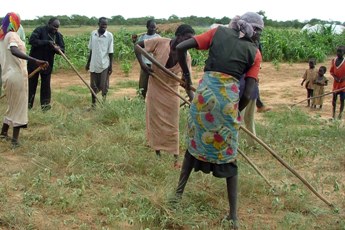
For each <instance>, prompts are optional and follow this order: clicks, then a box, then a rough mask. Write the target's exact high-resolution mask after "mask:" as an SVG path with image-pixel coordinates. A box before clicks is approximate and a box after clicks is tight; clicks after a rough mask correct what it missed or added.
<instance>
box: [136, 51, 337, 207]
mask: <svg viewBox="0 0 345 230" xmlns="http://www.w3.org/2000/svg"><path fill="white" fill-rule="evenodd" d="M135 49H137V50H138V51H139V52H140V53H141V54H142V55H143V56H145V57H146V58H147V59H148V60H150V61H151V62H152V63H153V64H155V65H156V66H158V68H160V69H161V70H162V71H164V72H165V73H166V74H168V75H169V76H171V77H172V78H173V79H175V80H176V81H178V82H180V83H184V81H183V80H181V79H180V78H179V77H177V76H176V75H175V74H174V73H172V72H171V71H169V70H168V69H167V68H165V67H164V66H163V65H162V64H160V63H159V62H158V61H157V60H156V59H155V58H153V57H152V56H151V55H150V54H149V53H147V52H146V50H144V49H143V48H141V47H140V46H139V45H136V46H135ZM191 90H193V91H195V88H191ZM240 129H242V130H243V131H244V132H246V133H247V134H248V135H249V136H250V137H251V138H253V139H254V140H256V141H257V142H258V143H259V144H260V145H262V146H263V147H264V148H265V149H266V150H267V151H268V152H270V153H271V154H272V155H273V157H274V158H276V159H277V160H278V161H279V162H280V163H281V164H282V165H283V166H285V167H286V168H287V169H288V170H289V171H290V172H292V173H293V174H294V175H295V176H296V177H297V178H298V179H300V180H301V181H302V182H303V183H304V184H305V185H306V186H307V187H308V188H309V189H310V190H311V191H312V192H313V193H314V194H315V195H316V196H317V197H319V198H320V199H321V200H322V201H323V202H325V203H326V204H327V205H328V206H330V207H333V204H331V203H330V202H329V201H327V200H326V199H325V198H324V197H323V196H321V195H320V194H319V193H318V192H317V191H316V190H315V188H314V187H313V186H312V185H311V184H310V183H309V182H308V181H307V180H305V179H304V178H303V177H302V176H301V175H300V174H298V173H297V172H296V170H294V169H293V168H291V167H290V166H289V165H288V164H287V163H286V162H285V161H284V160H283V159H282V158H281V157H279V156H278V155H277V154H276V153H275V152H274V151H273V150H272V149H271V148H270V147H269V146H268V145H266V144H265V143H264V142H263V141H262V140H260V139H259V138H257V137H256V136H255V135H254V134H253V133H252V132H250V131H249V130H248V129H246V128H245V127H243V126H242V125H241V126H240Z"/></svg>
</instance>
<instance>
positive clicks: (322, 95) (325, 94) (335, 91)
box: [291, 87, 345, 108]
mask: <svg viewBox="0 0 345 230" xmlns="http://www.w3.org/2000/svg"><path fill="white" fill-rule="evenodd" d="M342 90H345V87H344V88H341V89H337V90H334V91H331V92H328V93H324V94H321V95H319V96H314V97H308V98H307V99H303V100H302V101H299V102H297V103H295V104H292V105H291V108H292V107H293V106H295V105H298V104H300V103H302V102H304V101H307V100H310V99H314V98H319V97H324V96H327V95H329V94H333V93H337V92H340V91H342Z"/></svg>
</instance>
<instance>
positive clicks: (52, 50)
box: [28, 17, 65, 111]
mask: <svg viewBox="0 0 345 230" xmlns="http://www.w3.org/2000/svg"><path fill="white" fill-rule="evenodd" d="M59 27H60V21H59V19H58V18H56V17H53V18H51V19H49V21H48V24H47V25H46V26H40V27H37V28H36V29H35V30H34V31H33V32H32V34H31V36H30V40H29V44H30V45H31V50H30V56H32V57H34V58H37V59H41V60H45V61H48V62H49V67H48V68H47V69H46V70H41V71H40V72H39V73H37V74H35V75H34V76H32V77H31V78H30V79H29V109H31V108H32V106H33V104H34V100H35V94H36V89H37V84H38V77H39V75H40V76H41V92H40V101H41V108H42V110H43V111H46V110H49V109H50V108H51V106H50V99H51V88H50V79H51V73H52V70H53V66H54V56H55V54H58V53H59V49H60V50H61V51H62V52H64V50H65V43H64V40H63V36H62V34H61V33H59V32H58V29H59ZM37 67H38V66H37V65H36V64H35V63H33V62H28V72H29V74H30V73H31V72H33V71H34V70H35V69H36V68H37Z"/></svg>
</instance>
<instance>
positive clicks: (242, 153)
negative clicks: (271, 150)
mask: <svg viewBox="0 0 345 230" xmlns="http://www.w3.org/2000/svg"><path fill="white" fill-rule="evenodd" d="M237 151H238V153H239V154H241V155H242V156H243V158H244V159H246V160H247V161H248V163H249V164H250V165H251V166H252V167H253V168H254V169H255V171H256V172H257V173H259V175H260V176H261V177H262V178H263V179H264V180H265V182H266V183H267V184H268V185H269V186H270V187H271V188H273V186H272V185H271V183H270V182H269V181H268V180H267V178H266V177H265V176H264V175H263V174H262V173H261V171H260V170H259V168H258V167H257V166H256V165H255V164H254V162H252V161H251V160H250V159H249V158H248V157H247V155H246V154H244V152H243V151H242V150H240V149H239V148H238V149H237Z"/></svg>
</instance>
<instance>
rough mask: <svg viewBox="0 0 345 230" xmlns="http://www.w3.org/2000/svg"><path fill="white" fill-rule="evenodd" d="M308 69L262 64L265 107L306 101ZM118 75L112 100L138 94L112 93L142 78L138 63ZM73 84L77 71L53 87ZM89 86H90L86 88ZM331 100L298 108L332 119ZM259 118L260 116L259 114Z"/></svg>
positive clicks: (113, 78) (112, 82) (54, 81)
mask: <svg viewBox="0 0 345 230" xmlns="http://www.w3.org/2000/svg"><path fill="white" fill-rule="evenodd" d="M321 65H324V66H326V67H327V71H329V68H330V59H327V60H326V61H325V62H324V63H318V64H317V66H316V68H319V67H320V66H321ZM307 68H308V63H295V64H288V63H283V64H279V65H278V66H275V65H273V64H272V63H270V62H265V63H263V64H262V69H261V71H260V85H259V87H260V95H261V99H262V101H263V102H264V104H265V105H267V106H270V107H273V108H275V107H277V106H281V105H286V106H291V105H292V104H294V103H296V102H299V101H301V100H304V99H306V89H305V88H304V87H302V86H301V85H300V83H301V81H302V76H303V74H304V71H305V70H306V69H307ZM113 69H114V73H113V74H112V75H111V79H110V90H109V97H110V98H118V97H124V96H128V97H133V96H135V95H136V89H133V88H127V89H121V90H116V91H114V90H112V87H113V86H114V85H116V84H117V83H119V82H123V81H138V79H139V66H138V65H137V64H135V65H134V66H133V69H132V71H131V72H130V74H129V76H128V77H125V76H124V74H123V73H122V71H121V70H120V68H119V66H117V65H115V66H114V68H113ZM80 74H81V75H82V77H83V79H84V80H85V81H86V82H89V74H88V73H87V72H85V71H81V72H80ZM201 76H202V71H201V70H197V69H196V68H195V69H194V70H193V78H194V85H196V83H197V79H199V78H201ZM326 77H328V79H329V84H328V86H327V87H326V90H325V92H329V91H331V90H332V83H333V80H332V77H331V76H330V74H329V72H327V74H326ZM70 85H82V86H84V83H83V82H82V81H81V80H80V79H79V77H78V76H77V75H76V73H75V72H73V71H68V72H59V73H56V74H53V78H52V86H53V90H62V89H63V88H65V87H68V86H70ZM85 87H86V86H85ZM331 101H332V96H331V95H328V96H326V97H325V99H324V105H323V109H322V110H311V109H309V108H306V107H305V105H306V102H303V103H301V104H298V105H297V106H298V107H300V108H303V109H304V110H305V111H306V112H308V113H312V114H318V115H320V116H321V117H322V118H325V119H328V118H330V117H331ZM257 116H258V119H259V118H260V114H257Z"/></svg>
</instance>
